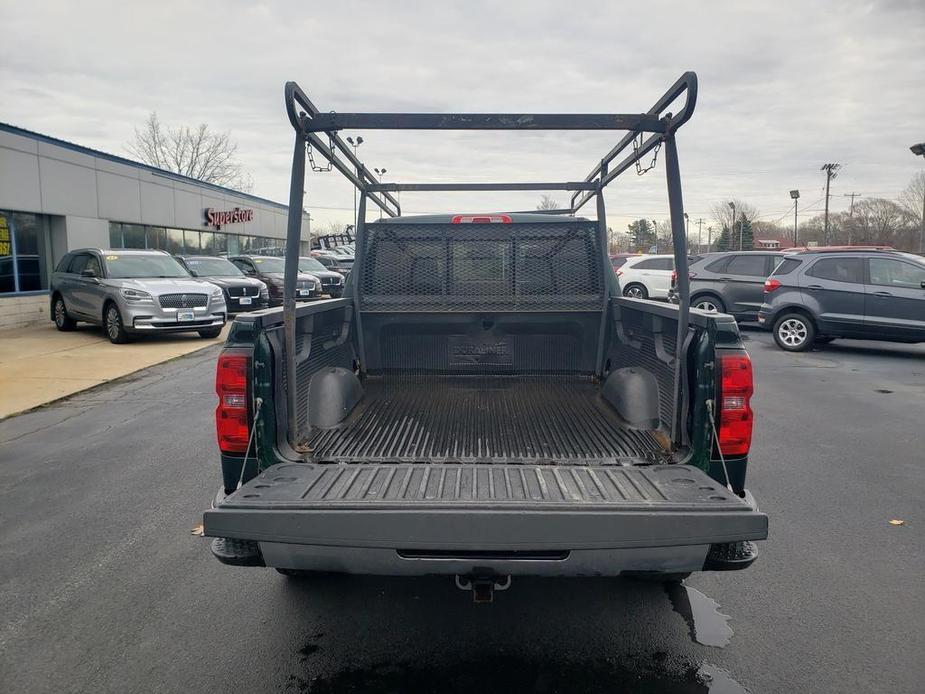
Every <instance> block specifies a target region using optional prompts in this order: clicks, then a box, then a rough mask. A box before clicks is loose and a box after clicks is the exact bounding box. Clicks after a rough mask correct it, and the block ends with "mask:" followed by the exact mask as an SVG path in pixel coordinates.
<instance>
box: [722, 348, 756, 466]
mask: <svg viewBox="0 0 925 694" xmlns="http://www.w3.org/2000/svg"><path fill="white" fill-rule="evenodd" d="M717 361H718V363H719V378H718V390H719V392H718V393H717V396H716V401H717V403H718V407H717V409H718V412H719V417H718V418H717V421H716V426H717V429H718V430H719V437H718V441H717V443H718V444H719V448H720V450H721V451H722V454H723V455H724V456H726V457H730V456H732V457H738V456H742V455H746V454H747V453H748V449H749V448H751V445H752V420H753V419H754V415H753V414H752V407H751V403H750V400H751V397H752V391H753V389H754V382H753V380H752V360H751V359H749V357H748V354H747V353H746V352H744V351H743V352H730V353H728V354H721V355H720V356H719V358H718V360H717Z"/></svg>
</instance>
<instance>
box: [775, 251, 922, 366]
mask: <svg viewBox="0 0 925 694" xmlns="http://www.w3.org/2000/svg"><path fill="white" fill-rule="evenodd" d="M764 294H765V299H764V303H763V304H762V305H761V308H760V310H759V311H758V322H759V323H761V324H762V325H763V326H765V327H767V328H770V329H771V331H772V332H773V334H774V341H775V342H776V343H777V345H778V347H780V348H781V349H784V350H787V351H788V352H800V351H803V350H806V349H809V348H810V347H812V346H813V343H814V342H820V341H821V342H828V341H831V340H833V339H835V338H843V337H844V338H854V339H860V340H885V341H889V342H925V259H923V258H922V257H921V256H917V255H912V254H911V253H901V252H899V251H893V250H870V249H833V250H814V249H810V250H805V251H800V252H798V253H795V254H793V255H789V256H787V257H786V258H784V260H782V261H781V263H780V264H779V265H778V266H777V268H775V270H774V271H773V272H772V273H771V276H770V277H768V279H767V280H766V281H765V285H764Z"/></svg>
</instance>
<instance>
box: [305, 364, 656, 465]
mask: <svg viewBox="0 0 925 694" xmlns="http://www.w3.org/2000/svg"><path fill="white" fill-rule="evenodd" d="M363 385H364V389H365V394H364V397H363V399H362V400H361V401H360V402H359V403H358V405H357V406H356V407H355V408H354V410H353V412H351V413H350V415H349V416H348V417H347V419H346V420H345V421H344V422H342V423H341V424H340V425H338V426H336V427H333V428H329V429H314V430H313V431H312V433H311V435H310V436H309V439H308V441H307V443H308V446H309V448H310V450H311V452H310V453H309V455H308V458H309V460H311V461H312V462H336V463H344V462H409V463H410V462H429V463H439V462H446V461H454V462H467V463H546V462H552V461H555V462H556V463H557V464H560V465H561V464H568V463H576V464H589V463H591V464H607V463H621V462H624V463H625V462H658V460H659V459H660V452H661V449H660V447H659V445H658V443H657V442H656V439H655V438H654V436H653V434H652V432H647V431H638V430H634V429H631V428H629V427H628V426H627V425H626V424H625V423H624V422H623V421H622V420H621V419H620V417H619V416H618V415H617V413H616V412H615V411H614V410H613V408H612V407H611V406H610V405H609V404H608V403H607V402H606V401H605V400H604V399H603V398H602V397H601V396H600V394H599V387H598V385H597V384H596V383H595V382H594V381H592V379H591V378H589V377H583V376H576V375H573V376H527V377H525V376H518V377H508V376H437V375H433V376H423V375H416V376H411V375H385V376H371V377H368V378H367V379H366V380H365V381H364V384H363Z"/></svg>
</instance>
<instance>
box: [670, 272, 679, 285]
mask: <svg viewBox="0 0 925 694" xmlns="http://www.w3.org/2000/svg"><path fill="white" fill-rule="evenodd" d="M677 283H678V271H677V270H672V271H671V285H672V286H674V285H676V284H677Z"/></svg>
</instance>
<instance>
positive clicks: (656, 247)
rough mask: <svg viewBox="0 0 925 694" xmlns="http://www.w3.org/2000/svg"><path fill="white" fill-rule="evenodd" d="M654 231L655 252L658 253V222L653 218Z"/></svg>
mask: <svg viewBox="0 0 925 694" xmlns="http://www.w3.org/2000/svg"><path fill="white" fill-rule="evenodd" d="M652 233H653V234H655V253H656V255H657V254H658V222H657V221H655V220H654V219H653V220H652Z"/></svg>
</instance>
